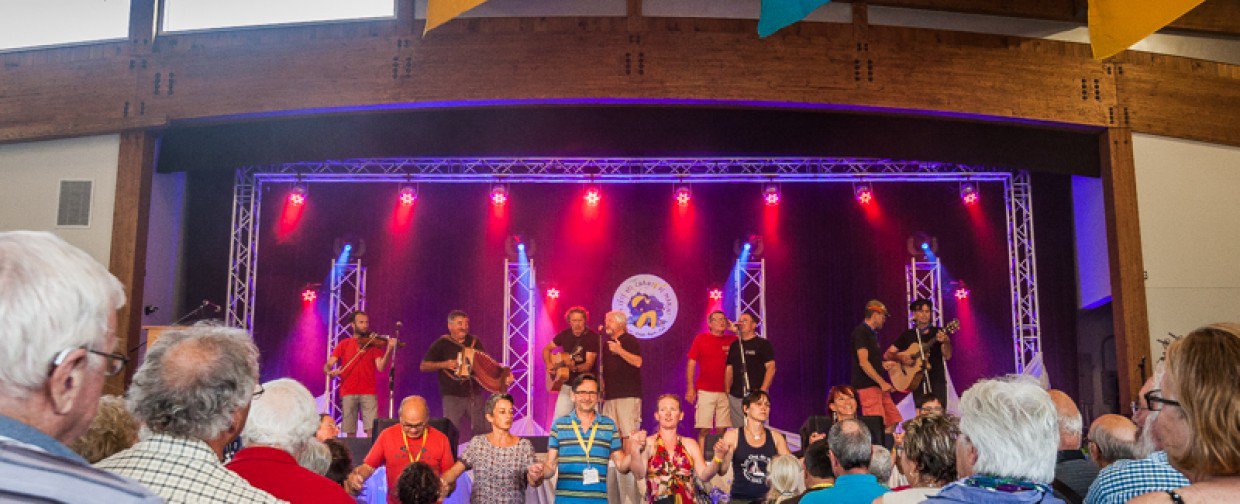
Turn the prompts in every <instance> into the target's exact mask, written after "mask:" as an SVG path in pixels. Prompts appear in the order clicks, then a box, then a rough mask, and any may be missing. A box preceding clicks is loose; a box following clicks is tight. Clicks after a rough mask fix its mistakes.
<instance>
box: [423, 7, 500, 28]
mask: <svg viewBox="0 0 1240 504" xmlns="http://www.w3.org/2000/svg"><path fill="white" fill-rule="evenodd" d="M486 1H487V0H427V2H426V29H424V30H422V35H426V33H427V32H429V31H431V30H433V29H435V28H436V27H437V26H439V25H441V24H444V23H447V22H448V21H451V20H453V19H454V18H456V17H457V16H460V15H461V14H464V13H465V11H467V10H469V9H472V8H474V7H477V6H479V5H482V4H484V3H486Z"/></svg>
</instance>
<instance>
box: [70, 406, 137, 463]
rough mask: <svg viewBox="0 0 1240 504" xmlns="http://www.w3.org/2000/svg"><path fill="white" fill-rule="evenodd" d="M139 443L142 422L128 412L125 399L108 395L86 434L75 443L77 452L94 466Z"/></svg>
mask: <svg viewBox="0 0 1240 504" xmlns="http://www.w3.org/2000/svg"><path fill="white" fill-rule="evenodd" d="M137 442H138V421H137V420H134V418H133V415H131V414H129V410H128V409H125V398H123V397H120V396H114V395H105V396H103V397H100V398H99V414H97V415H95V419H94V420H92V421H91V422H90V427H89V428H87V429H86V434H83V435H82V437H80V438H78V440H77V441H74V442H73V451H75V452H77V453H78V454H79V455H81V456H82V457H83V458H85V459H86V461H87V462H90V463H92V464H94V463H95V462H98V461H100V460H103V459H105V458H108V457H111V456H112V455H113V454H115V453H116V452H119V451H121V450H124V449H125V448H129V447H130V446H133V444H134V443H137Z"/></svg>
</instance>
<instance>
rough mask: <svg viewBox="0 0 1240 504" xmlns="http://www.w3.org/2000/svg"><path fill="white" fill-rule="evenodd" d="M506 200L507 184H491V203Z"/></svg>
mask: <svg viewBox="0 0 1240 504" xmlns="http://www.w3.org/2000/svg"><path fill="white" fill-rule="evenodd" d="M507 201H508V186H505V185H504V184H495V185H492V186H491V204H494V205H503V204H504V203H506V202H507Z"/></svg>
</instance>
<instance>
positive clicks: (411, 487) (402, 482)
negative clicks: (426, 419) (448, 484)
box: [388, 427, 440, 504]
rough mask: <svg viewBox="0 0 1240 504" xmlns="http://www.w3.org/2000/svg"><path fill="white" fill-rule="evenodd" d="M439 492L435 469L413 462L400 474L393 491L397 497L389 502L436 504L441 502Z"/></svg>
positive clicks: (423, 463)
mask: <svg viewBox="0 0 1240 504" xmlns="http://www.w3.org/2000/svg"><path fill="white" fill-rule="evenodd" d="M428 428H429V427H428ZM439 491H440V481H439V477H438V476H435V469H434V468H433V467H431V466H430V465H429V464H427V463H426V462H421V461H418V462H413V463H411V464H409V465H407V466H405V468H404V470H402V471H401V472H400V476H399V477H398V478H397V479H396V488H395V489H394V490H393V493H395V494H396V497H394V498H392V497H389V499H388V502H397V503H399V504H435V503H436V502H439Z"/></svg>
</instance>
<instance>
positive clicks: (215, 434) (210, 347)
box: [95, 325, 279, 503]
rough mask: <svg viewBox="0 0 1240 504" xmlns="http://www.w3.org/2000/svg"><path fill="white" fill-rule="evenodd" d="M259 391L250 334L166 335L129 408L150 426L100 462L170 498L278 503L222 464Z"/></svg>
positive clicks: (191, 331) (152, 352) (194, 331)
mask: <svg viewBox="0 0 1240 504" xmlns="http://www.w3.org/2000/svg"><path fill="white" fill-rule="evenodd" d="M261 393H262V388H261V387H259V385H258V349H257V348H255V347H254V343H253V342H252V341H251V340H250V335H249V334H247V333H246V332H245V331H243V330H241V329H231V328H226V327H216V326H205V325H203V326H195V327H188V328H184V329H177V330H171V331H165V332H164V334H163V335H162V336H161V337H160V338H159V341H157V342H155V344H154V345H151V347H150V348H149V349H148V350H147V354H146V360H145V361H144V362H143V363H142V367H140V368H138V372H137V373H135V374H134V376H133V384H132V385H130V387H129V400H128V405H129V410H130V411H132V412H133V414H134V416H135V417H137V419H138V421H140V422H142V423H143V425H144V426H145V428H144V429H143V432H142V440H141V441H139V442H138V444H135V445H133V447H132V448H129V449H127V450H124V451H122V452H120V453H117V454H116V455H113V456H111V457H108V458H106V459H104V460H103V461H101V462H99V463H98V464H95V465H96V466H97V467H100V468H102V469H107V470H109V471H112V472H114V473H117V474H120V475H122V476H128V477H131V478H134V479H136V480H138V481H139V482H141V483H143V484H145V485H146V486H147V487H150V489H151V490H154V491H155V493H157V494H159V496H161V497H163V498H165V499H168V500H169V501H175V502H184V501H193V502H227V503H232V502H279V501H278V500H277V499H276V498H275V497H272V495H271V494H269V493H267V492H265V491H263V490H259V489H257V488H255V487H254V486H252V485H250V483H249V482H247V481H246V480H245V479H243V478H242V477H241V476H239V475H237V473H234V472H232V471H229V470H228V469H227V468H225V467H224V464H223V463H221V462H220V461H221V460H222V459H223V456H224V447H225V446H226V445H228V444H229V443H231V442H232V441H233V440H234V439H236V438H237V435H238V434H240V433H241V430H242V429H243V428H245V423H246V418H247V417H248V416H249V413H250V400H251V398H252V397H253V396H255V395H257V394H261Z"/></svg>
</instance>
